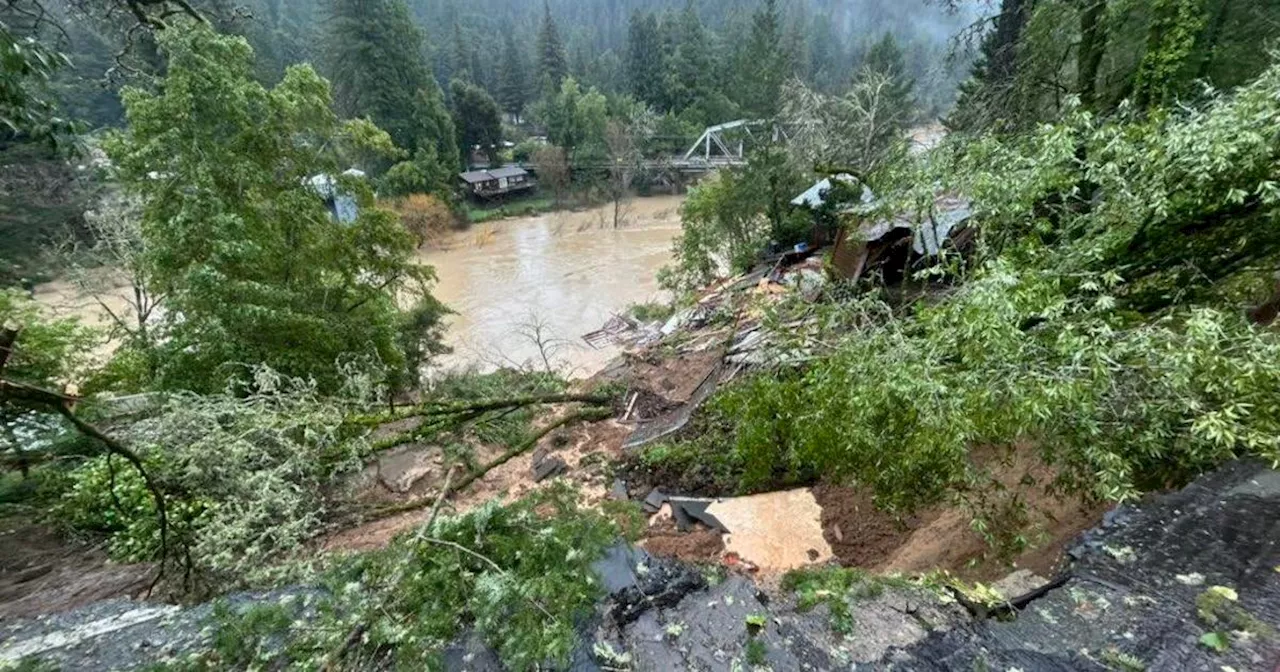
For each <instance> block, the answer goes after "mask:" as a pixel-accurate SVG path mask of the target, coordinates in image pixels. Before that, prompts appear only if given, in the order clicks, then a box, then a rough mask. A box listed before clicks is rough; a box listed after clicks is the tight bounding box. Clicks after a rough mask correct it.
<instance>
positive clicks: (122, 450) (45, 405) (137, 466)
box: [0, 328, 169, 593]
mask: <svg viewBox="0 0 1280 672" xmlns="http://www.w3.org/2000/svg"><path fill="white" fill-rule="evenodd" d="M19 332H20V330H18V329H7V328H6V329H0V402H3V403H10V404H14V405H17V406H22V407H25V408H30V409H33V410H43V411H52V412H54V413H57V414H58V415H61V416H62V417H63V418H66V420H67V422H70V423H71V425H72V426H73V427H75V428H76V431H78V432H80V433H81V434H83V435H85V436H87V437H89V438H91V439H94V440H96V441H97V442H98V443H100V444H102V445H103V446H105V447H106V448H107V451H108V453H109V454H112V455H119V456H120V457H122V458H124V459H125V461H126V462H128V463H129V464H130V465H131V466H132V467H133V469H134V471H136V472H138V475H139V476H141V477H142V482H143V484H144V485H145V486H146V488H147V490H148V491H149V492H150V493H151V499H152V501H153V502H155V506H156V519H157V523H158V524H159V531H160V555H159V558H158V559H157V565H158V567H159V571H158V572H157V573H156V577H155V578H154V579H152V581H151V585H150V586H149V587H148V588H147V592H148V593H150V592H151V590H153V589H154V588H155V587H156V584H158V583H159V582H160V579H161V578H163V577H164V569H165V561H166V560H167V559H168V553H169V513H168V510H167V508H166V507H165V497H164V493H163V492H162V491H161V490H160V486H159V484H157V483H156V481H155V479H153V478H152V477H151V474H150V473H149V472H148V471H147V469H146V467H145V466H143V464H142V458H141V457H139V456H138V454H137V453H135V452H133V451H132V450H130V449H129V448H128V447H127V446H125V445H124V444H123V443H120V442H119V441H117V440H116V439H114V438H112V437H111V436H109V435H107V434H106V433H104V432H103V431H102V430H100V429H98V428H97V427H95V426H93V425H91V424H89V423H88V422H85V421H84V420H83V419H81V418H80V417H79V416H77V415H76V414H75V411H74V410H73V409H74V405H75V403H76V402H77V401H79V398H78V397H74V396H70V395H66V394H61V393H59V392H53V391H51V390H46V389H43V388H40V387H36V386H34V385H28V384H26V383H19V382H16V381H12V380H9V379H7V378H4V368H5V365H7V364H8V361H9V357H10V356H11V355H12V353H13V350H14V348H15V344H16V343H17V340H18V335H19ZM113 494H114V493H113Z"/></svg>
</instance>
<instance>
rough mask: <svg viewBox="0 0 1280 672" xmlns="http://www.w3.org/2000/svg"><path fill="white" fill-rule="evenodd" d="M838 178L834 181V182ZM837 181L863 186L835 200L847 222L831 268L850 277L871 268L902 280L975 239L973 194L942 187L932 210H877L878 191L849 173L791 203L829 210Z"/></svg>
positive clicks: (837, 212)
mask: <svg viewBox="0 0 1280 672" xmlns="http://www.w3.org/2000/svg"><path fill="white" fill-rule="evenodd" d="M833 180H835V182H833ZM836 183H842V184H844V185H848V186H849V187H851V188H855V189H856V188H857V187H858V186H861V191H860V193H859V197H858V199H857V201H856V202H851V203H840V204H834V203H833V204H831V206H834V214H835V215H836V216H837V217H838V218H839V219H840V220H841V222H842V225H841V227H840V229H839V232H838V234H837V235H836V237H835V248H834V249H833V250H832V252H831V268H832V269H833V270H834V272H835V274H836V275H837V276H838V277H839V278H841V279H846V280H857V279H859V278H861V277H862V276H863V275H865V274H866V273H867V272H868V271H869V270H871V269H873V268H875V269H878V270H880V272H881V274H882V277H883V278H884V281H885V282H887V283H893V282H898V281H901V280H902V279H903V278H904V277H906V276H907V275H908V274H909V272H910V271H911V270H912V269H913V268H915V267H917V266H918V265H919V264H920V263H921V262H922V261H923V260H925V259H931V258H934V257H937V256H938V255H939V254H940V253H941V252H942V250H943V249H945V248H947V247H952V248H963V247H966V246H967V245H968V244H969V243H970V242H971V240H972V236H973V231H972V230H971V229H969V228H968V227H967V226H966V224H967V223H968V221H969V218H970V217H971V215H972V213H973V208H972V204H971V203H970V202H969V200H968V199H966V198H963V197H961V196H958V195H955V194H949V193H939V194H938V195H937V196H936V197H935V198H934V201H933V203H932V204H931V205H930V208H929V211H928V212H923V213H907V212H904V213H893V214H890V215H885V214H883V213H880V212H878V209H877V207H876V205H877V201H876V197H875V194H874V193H873V192H872V191H871V189H870V188H869V187H867V186H866V185H859V183H858V181H857V178H855V177H853V176H852V175H848V174H840V175H836V176H834V177H832V178H824V179H822V180H819V181H818V182H816V183H815V184H814V185H813V186H812V187H810V188H809V189H807V190H805V191H804V193H802V194H800V195H799V196H796V197H795V198H794V199H792V201H791V204H792V205H795V206H797V207H805V208H808V209H809V210H811V211H815V212H818V211H822V210H824V209H827V210H830V209H832V208H830V207H829V206H828V200H829V199H830V198H831V197H832V193H831V192H832V191H833V190H835V188H836Z"/></svg>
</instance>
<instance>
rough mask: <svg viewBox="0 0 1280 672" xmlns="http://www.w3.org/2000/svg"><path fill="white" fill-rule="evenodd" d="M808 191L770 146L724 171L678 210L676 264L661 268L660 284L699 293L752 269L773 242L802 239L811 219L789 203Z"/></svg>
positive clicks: (692, 193)
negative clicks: (718, 278) (718, 279)
mask: <svg viewBox="0 0 1280 672" xmlns="http://www.w3.org/2000/svg"><path fill="white" fill-rule="evenodd" d="M804 186H806V185H805V180H804V176H803V174H802V173H801V172H800V171H799V170H798V169H797V168H796V167H795V165H794V164H793V163H792V162H791V160H790V159H789V158H788V157H787V155H786V153H785V152H783V151H782V150H781V149H780V148H777V147H772V146H770V147H764V148H762V149H760V150H757V151H756V152H754V153H753V154H752V155H751V158H750V164H749V165H748V166H746V167H744V168H729V169H723V170H720V171H717V172H716V173H715V174H714V175H712V176H710V177H708V178H707V179H705V180H703V181H702V182H701V183H700V184H698V186H696V187H694V188H692V189H690V190H689V197H688V198H687V199H685V202H684V203H683V204H682V205H681V206H680V222H681V228H680V235H679V236H677V237H676V240H675V242H674V243H673V245H672V255H673V256H674V257H675V262H674V263H673V264H672V265H671V266H668V267H665V268H663V269H662V271H661V272H660V273H659V275H658V280H659V283H661V284H662V285H663V286H664V287H666V288H668V289H674V290H686V289H695V288H698V287H701V286H704V285H706V284H707V283H708V282H709V281H710V280H711V279H712V278H715V277H716V276H718V275H720V274H721V272H722V270H727V271H729V272H730V273H738V272H742V271H745V270H747V269H749V268H750V267H751V265H752V264H754V263H755V262H756V260H757V259H758V258H759V257H760V255H761V254H762V253H763V252H764V251H765V248H766V247H767V246H768V245H769V243H771V242H772V243H774V244H780V245H790V244H792V243H795V242H798V241H799V240H803V239H804V238H805V237H806V236H807V234H808V222H807V221H806V219H807V218H803V219H802V218H799V217H797V215H795V214H793V213H792V210H791V206H790V201H791V199H792V198H794V197H795V195H796V194H797V193H799V192H800V191H801V190H803V189H804Z"/></svg>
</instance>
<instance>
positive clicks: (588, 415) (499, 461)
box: [368, 408, 613, 520]
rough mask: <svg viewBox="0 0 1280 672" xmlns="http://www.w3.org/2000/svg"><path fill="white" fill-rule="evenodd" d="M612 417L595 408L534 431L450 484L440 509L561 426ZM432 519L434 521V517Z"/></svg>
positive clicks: (385, 512)
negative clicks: (449, 500) (454, 495)
mask: <svg viewBox="0 0 1280 672" xmlns="http://www.w3.org/2000/svg"><path fill="white" fill-rule="evenodd" d="M611 415H613V409H609V408H592V409H586V410H582V411H578V412H576V413H570V414H569V415H566V416H564V417H562V418H560V419H558V420H556V421H554V422H552V423H551V424H549V425H547V426H546V427H543V428H542V429H540V430H538V431H537V432H534V434H533V436H530V437H529V438H528V439H525V440H524V441H523V442H522V443H520V444H519V445H517V446H514V447H512V448H510V449H508V450H507V451H506V452H504V453H503V454H501V455H499V456H498V457H495V458H494V459H493V460H491V461H490V462H488V463H487V464H485V465H483V466H481V467H480V468H479V469H476V470H475V471H473V472H471V473H469V474H467V475H466V476H464V477H462V479H461V480H459V481H458V483H457V484H456V485H454V486H453V487H452V488H448V484H447V482H446V488H444V489H442V490H441V491H440V494H439V497H438V499H436V507H437V508H438V507H439V506H440V502H443V501H444V500H445V499H446V498H447V497H449V496H450V495H452V494H453V493H455V492H458V491H459V490H462V489H463V488H466V487H467V486H469V485H471V484H472V483H474V482H476V481H477V480H479V479H481V478H484V477H485V475H486V474H488V473H489V472H490V471H492V470H494V469H496V468H498V467H500V466H502V465H504V464H506V463H507V462H510V461H511V460H512V459H514V458H516V457H518V456H520V455H522V454H524V453H526V452H528V451H529V450H531V449H532V448H533V447H534V446H536V445H538V442H539V441H541V440H542V439H543V438H544V437H545V436H546V435H548V434H550V433H551V432H554V431H555V430H557V429H559V428H561V427H564V426H565V425H569V424H572V423H575V422H592V421H596V420H604V419H605V418H607V417H609V416H611ZM430 501H431V498H429V497H422V498H419V499H415V500H413V501H409V502H404V503H401V504H395V505H392V506H388V507H385V508H382V509H379V510H377V511H375V512H374V513H373V514H372V515H371V516H370V517H369V518H368V520H381V519H382V518H387V517H389V516H394V515H396V514H398V513H405V512H406V511H414V510H417V509H420V508H422V507H423V506H426V505H427V503H428V502H430ZM432 517H433V519H434V515H433V516H432Z"/></svg>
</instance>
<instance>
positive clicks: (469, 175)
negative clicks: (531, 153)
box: [458, 166, 529, 184]
mask: <svg viewBox="0 0 1280 672" xmlns="http://www.w3.org/2000/svg"><path fill="white" fill-rule="evenodd" d="M528 174H529V173H528V172H526V171H525V169H524V168H521V167H520V166H503V167H502V168H492V169H489V170H469V171H467V172H465V173H459V174H458V177H460V178H462V181H464V182H466V183H467V184H476V183H478V182H491V181H493V180H496V179H499V178H503V177H518V176H520V175H528Z"/></svg>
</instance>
